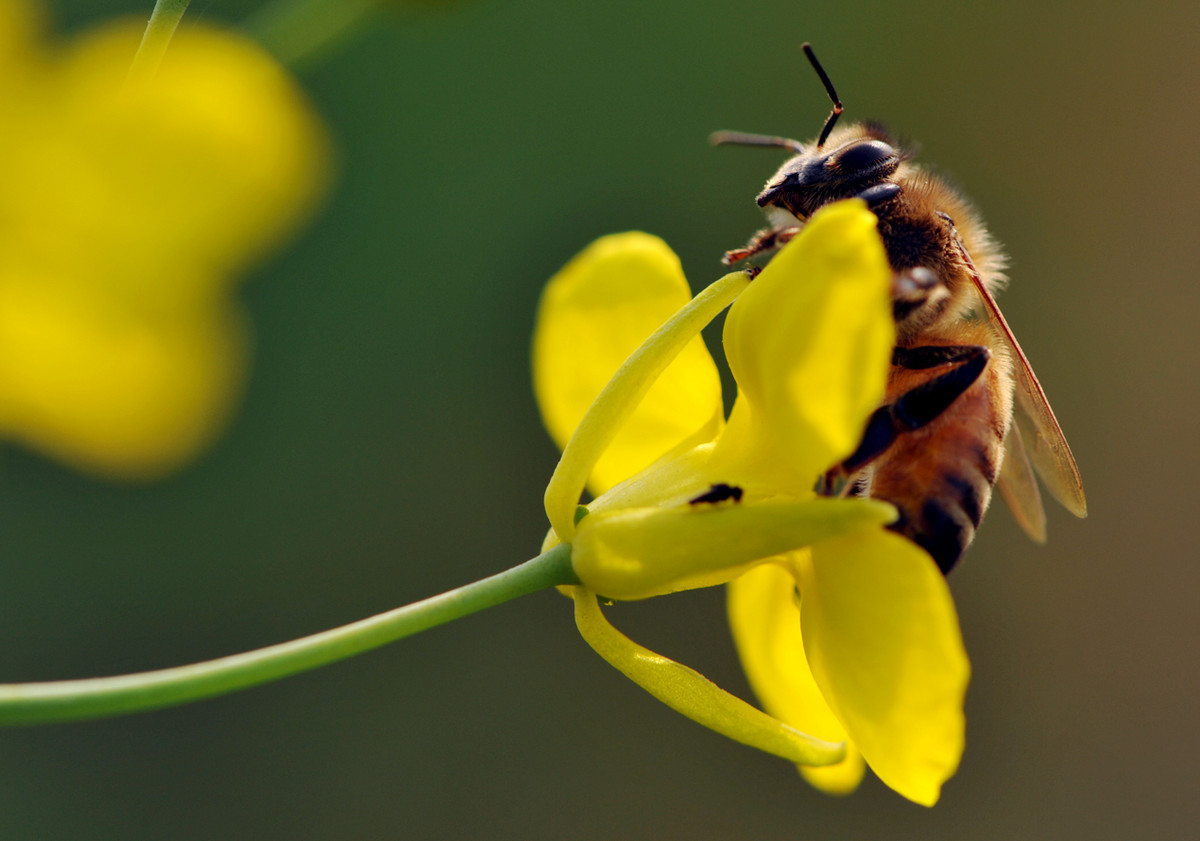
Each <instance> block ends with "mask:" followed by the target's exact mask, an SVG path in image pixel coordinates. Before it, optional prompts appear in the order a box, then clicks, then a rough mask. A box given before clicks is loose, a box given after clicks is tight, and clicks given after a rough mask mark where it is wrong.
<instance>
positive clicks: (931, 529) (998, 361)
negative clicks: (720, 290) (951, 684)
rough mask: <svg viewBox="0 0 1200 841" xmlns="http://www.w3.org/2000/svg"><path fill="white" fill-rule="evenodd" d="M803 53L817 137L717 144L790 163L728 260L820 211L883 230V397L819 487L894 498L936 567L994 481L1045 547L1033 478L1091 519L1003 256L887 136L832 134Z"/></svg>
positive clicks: (860, 127)
mask: <svg viewBox="0 0 1200 841" xmlns="http://www.w3.org/2000/svg"><path fill="white" fill-rule="evenodd" d="M803 49H804V53H805V55H806V56H807V57H808V59H809V61H810V62H811V63H812V66H813V68H814V69H815V70H816V71H817V75H818V76H819V77H820V79H821V82H822V83H823V84H824V86H825V90H826V92H827V93H828V94H829V98H830V99H831V100H832V101H833V111H832V112H831V113H830V115H829V117H828V118H827V119H826V121H825V124H824V126H823V127H822V129H821V133H820V135H819V136H818V137H817V140H816V142H815V143H809V144H806V143H801V142H799V141H796V140H790V139H788V138H783V137H773V136H768V135H758V134H744V133H741V132H717V133H716V134H714V135H713V136H712V138H711V140H712V142H713V143H714V144H716V145H721V144H740V145H749V146H767V147H779V148H783V149H787V150H789V151H791V152H793V153H794V155H793V156H792V157H791V158H789V159H788V160H787V161H786V162H785V163H784V164H783V166H781V167H780V168H779V170H778V171H777V172H776V173H775V174H774V175H773V176H772V177H771V178H770V180H768V181H767V184H766V186H765V187H764V188H763V190H762V192H761V193H759V194H758V200H757V201H758V205H759V207H762V208H763V209H764V210H765V211H766V215H767V220H768V222H769V224H770V226H769V227H767V228H765V229H763V230H761V231H759V232H758V233H757V234H755V235H754V237H753V238H752V239H751V240H750V242H749V243H748V244H747V245H746V246H745V247H744V248H740V249H736V250H733V251H729V252H726V254H725V258H724V262H726V263H727V264H729V265H733V264H735V263H739V262H741V261H743V260H747V259H749V258H751V257H755V256H757V255H760V254H769V253H771V252H773V251H774V250H775V249H777V248H779V247H780V246H782V245H783V244H785V243H786V242H787V241H788V240H790V239H791V238H792V237H794V236H795V235H796V233H797V232H798V231H799V230H800V229H801V228H802V227H803V226H804V223H805V221H806V220H807V219H808V218H809V217H810V216H811V215H812V214H813V213H814V212H816V211H817V210H818V209H819V208H821V207H822V206H824V205H826V204H829V203H830V202H834V201H838V200H840V199H846V198H852V197H857V198H860V199H863V200H864V201H866V203H867V205H868V207H870V209H871V210H872V212H874V214H875V216H876V217H877V218H878V220H879V233H880V235H881V236H882V238H883V243H884V247H885V249H886V251H887V256H888V261H889V262H890V264H891V267H892V270H893V272H894V275H893V279H892V297H893V301H892V310H893V315H894V318H895V322H896V347H895V349H894V351H893V353H892V367H891V370H890V373H889V376H888V384H887V392H886V397H885V402H884V404H883V405H882V406H880V407H879V408H878V409H877V410H876V411H875V412H874V414H873V415H872V416H871V418H870V420H869V421H868V422H867V426H866V431H865V433H864V434H863V438H862V442H861V443H860V444H859V446H858V449H857V450H856V451H855V452H854V453H853V454H852V455H851V456H850V457H849V458H847V459H846V460H845V461H843V462H842V463H841V464H840V465H838V466H836V467H835V468H833V469H832V470H830V471H829V473H828V474H826V476H825V477H824V478H823V479H822V481H821V482H820V483H819V490H820V491H821V492H822V493H825V494H828V495H837V494H842V495H844V494H855V495H861V496H870V497H873V498H875V499H881V500H886V501H887V502H890V503H892V504H893V505H895V506H896V508H897V510H898V511H899V514H900V516H899V520H898V521H897V522H896V523H895V524H893V525H892V526H891V528H892V529H893V530H894V531H896V532H899V533H900V534H903V535H905V536H907V537H908V538H910V539H911V540H913V541H914V542H916V543H917V544H919V545H920V546H922V547H924V549H925V550H926V551H928V552H929V554H930V555H932V556H933V559H934V560H935V561H936V562H937V564H938V566H939V567H940V568H941V569H942V571H943V572H949V571H950V569H951V568H952V567H953V566H954V565H955V564H956V563H957V562H958V560H959V559H960V558H961V557H962V554H963V552H964V551H965V550H966V548H967V547H968V546H969V545H970V544H971V541H972V540H973V539H974V537H975V532H976V530H977V529H978V527H979V524H980V522H981V520H982V519H983V515H984V512H985V511H986V510H987V507H988V504H989V503H990V501H991V496H992V487H993V486H995V487H996V488H998V489H999V491H1000V493H1001V495H1002V496H1003V497H1004V499H1005V501H1006V502H1007V503H1008V506H1009V508H1011V509H1012V511H1013V514H1014V516H1015V518H1016V520H1017V522H1018V523H1019V524H1020V525H1021V527H1022V528H1023V529H1024V530H1025V532H1026V533H1027V534H1028V535H1029V536H1030V537H1032V538H1033V539H1034V540H1035V541H1037V542H1039V543H1041V542H1044V541H1045V539H1046V514H1045V511H1044V510H1043V508H1042V500H1041V494H1040V493H1039V491H1038V485H1037V482H1036V480H1035V479H1034V473H1033V471H1034V469H1036V471H1037V473H1038V474H1039V475H1040V476H1041V477H1042V480H1043V481H1044V482H1045V484H1046V487H1047V489H1048V490H1049V491H1050V493H1051V494H1052V495H1053V496H1054V498H1055V499H1057V500H1058V501H1059V502H1061V503H1062V504H1063V505H1064V506H1065V507H1066V508H1067V510H1069V511H1070V512H1071V513H1072V514H1075V515H1076V516H1077V517H1084V516H1086V515H1087V502H1086V500H1085V499H1084V494H1083V482H1082V480H1081V479H1080V476H1079V468H1078V467H1077V466H1076V464H1075V458H1074V456H1072V454H1071V449H1070V447H1069V446H1068V445H1067V441H1066V439H1065V438H1064V437H1063V433H1062V429H1061V427H1059V425H1058V421H1057V419H1056V418H1055V417H1054V412H1053V411H1051V409H1050V404H1049V403H1048V402H1047V401H1046V394H1045V392H1044V391H1042V387H1041V384H1039V383H1038V380H1037V377H1036V376H1034V373H1033V369H1032V368H1030V366H1029V360H1028V359H1027V358H1026V357H1025V354H1024V353H1023V352H1022V350H1021V346H1020V345H1019V344H1018V343H1017V340H1016V338H1015V337H1014V336H1013V334H1012V330H1010V329H1009V326H1008V323H1007V322H1006V321H1005V320H1004V316H1003V315H1002V314H1001V312H1000V309H999V307H997V306H996V300H995V298H994V297H993V295H994V293H995V292H996V291H997V290H998V289H999V288H1000V287H1001V286H1002V285H1003V283H1004V280H1005V277H1004V275H1003V273H1002V272H1003V269H1004V266H1005V259H1004V256H1003V254H1002V253H1001V251H1000V248H999V246H998V245H997V244H996V242H995V241H994V240H993V239H992V237H991V236H990V235H989V234H988V232H987V230H986V229H985V228H984V226H983V223H982V222H981V221H980V219H979V217H978V215H977V214H976V212H975V211H974V209H973V208H972V207H971V206H970V204H969V203H968V202H967V201H966V200H965V199H964V198H963V197H962V196H961V195H959V193H958V192H957V191H955V190H954V189H953V188H951V187H949V186H948V185H947V184H946V183H945V182H943V181H942V180H940V179H939V178H937V177H936V176H934V175H932V174H930V173H929V172H928V171H926V170H924V169H923V168H921V167H920V166H918V165H917V164H914V163H913V162H912V157H913V152H912V151H910V150H908V149H906V148H904V147H903V146H902V145H901V144H900V143H899V142H898V141H897V140H896V139H895V138H894V137H893V136H892V135H891V134H890V133H889V132H888V131H887V130H886V129H885V128H884V127H883V126H881V125H878V124H876V123H870V122H864V123H855V124H853V125H850V126H844V127H842V128H835V126H836V124H837V120H838V117H839V116H840V115H841V113H842V103H841V101H840V100H839V99H838V95H837V93H836V91H835V90H834V88H833V84H832V83H831V82H830V80H829V77H828V75H826V73H825V70H824V69H823V68H822V67H821V64H820V63H819V62H818V61H817V58H816V56H815V55H814V53H813V51H812V47H811V46H810V45H808V44H805V45H804V47H803ZM1014 410H1015V411H1014ZM1031 463H1032V467H1031Z"/></svg>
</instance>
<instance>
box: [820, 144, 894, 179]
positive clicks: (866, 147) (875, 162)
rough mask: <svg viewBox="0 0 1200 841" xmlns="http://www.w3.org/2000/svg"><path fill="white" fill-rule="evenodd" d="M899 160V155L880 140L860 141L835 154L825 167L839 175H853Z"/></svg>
mask: <svg viewBox="0 0 1200 841" xmlns="http://www.w3.org/2000/svg"><path fill="white" fill-rule="evenodd" d="M899 158H900V155H899V153H898V152H896V150H895V149H893V148H892V147H891V146H889V145H888V144H886V143H884V142H883V141H882V140H862V141H860V142H858V143H855V144H854V145H852V146H848V147H846V148H845V149H841V150H839V151H838V152H836V153H835V154H834V155H833V156H832V157H831V158H830V159H829V161H828V163H827V164H826V166H828V167H829V168H830V169H831V170H833V171H834V172H836V173H838V174H839V175H855V174H858V173H863V172H870V171H871V170H875V169H878V168H880V167H882V166H885V165H886V164H888V163H890V162H895V161H898V160H899Z"/></svg>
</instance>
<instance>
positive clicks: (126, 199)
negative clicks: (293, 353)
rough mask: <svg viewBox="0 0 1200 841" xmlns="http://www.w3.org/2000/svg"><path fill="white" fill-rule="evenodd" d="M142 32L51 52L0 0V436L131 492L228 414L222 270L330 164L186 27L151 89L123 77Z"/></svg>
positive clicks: (276, 74)
mask: <svg viewBox="0 0 1200 841" xmlns="http://www.w3.org/2000/svg"><path fill="white" fill-rule="evenodd" d="M143 26H144V24H142V23H137V22H128V23H120V24H115V25H110V26H107V27H103V28H100V29H96V30H93V31H90V32H87V33H85V34H84V35H82V36H81V37H79V38H77V39H76V40H75V41H74V42H72V43H70V44H67V45H64V46H52V47H50V46H45V45H43V44H42V43H41V42H40V41H39V39H38V34H39V33H38V27H37V26H36V24H35V22H34V20H33V15H32V14H31V11H30V8H29V7H28V6H26V5H25V4H23V3H19V2H17V0H0V122H2V124H3V131H0V435H3V436H6V437H8V438H10V439H16V440H19V441H22V442H24V443H26V444H28V445H29V446H31V447H34V448H36V449H39V450H42V451H43V452H45V453H47V454H49V455H52V456H54V457H56V458H59V459H61V460H63V461H65V462H66V463H68V464H70V465H72V466H74V467H77V468H80V469H83V470H87V471H90V472H95V473H99V474H105V475H111V476H118V477H134V478H136V477H149V476H153V475H156V474H160V473H162V472H164V471H167V470H170V469H172V468H173V467H176V466H178V465H179V464H181V463H182V462H184V461H185V460H187V459H189V458H190V457H192V456H193V455H194V454H195V453H196V452H197V451H198V450H200V449H201V448H202V447H203V446H204V445H206V444H207V443H208V442H209V441H211V439H212V438H213V436H214V435H215V434H216V433H217V432H218V431H219V430H220V429H221V427H222V425H223V424H224V422H225V420H226V419H227V418H228V416H229V413H230V411H231V408H232V406H233V405H234V403H235V401H236V398H237V397H238V395H239V393H240V390H241V385H242V380H243V376H244V374H243V370H244V366H245V357H246V352H247V338H248V337H247V330H246V325H245V323H244V318H243V316H242V313H241V311H240V309H239V307H238V306H237V303H236V301H235V300H234V298H233V285H234V282H235V280H236V275H237V274H238V273H240V272H242V271H244V270H245V269H246V268H247V266H248V265H249V264H250V263H251V262H252V261H254V260H255V259H257V258H259V257H260V256H262V255H263V253H264V252H266V251H267V250H268V249H269V248H271V247H272V246H274V245H275V244H277V243H278V242H279V241H280V240H281V239H282V238H283V236H284V235H286V234H287V233H288V232H289V231H291V230H292V229H294V228H295V227H296V226H297V224H298V223H299V222H300V221H301V220H302V219H304V218H305V217H306V216H307V215H308V214H309V212H310V211H311V209H312V207H313V205H314V203H315V201H316V199H317V198H318V197H319V195H320V194H321V192H322V190H323V188H324V186H325V182H326V168H327V140H326V137H325V134H324V131H323V129H322V127H321V125H320V123H319V122H318V121H317V119H316V118H315V116H314V115H313V113H312V112H311V110H310V108H309V106H308V105H307V103H306V102H305V100H304V98H303V96H302V95H301V93H300V92H299V91H298V90H297V88H296V87H295V86H294V84H293V83H292V82H291V80H290V79H289V78H288V76H287V75H286V74H285V72H284V71H283V70H282V69H281V68H280V67H279V66H278V65H277V64H276V63H275V62H274V60H273V59H272V58H271V57H270V56H268V55H267V54H265V53H264V52H262V51H261V50H260V49H259V48H257V47H255V46H254V45H253V44H251V43H250V42H248V41H245V40H242V39H241V38H239V37H237V36H235V35H232V34H230V33H225V32H218V31H216V30H212V29H205V28H200V27H186V28H184V29H182V30H181V31H179V32H178V33H177V35H176V36H175V39H174V40H173V42H172V43H171V45H170V48H169V49H168V51H167V53H166V56H165V58H164V60H163V62H162V65H161V67H160V69H159V70H158V72H157V74H156V75H154V76H153V77H151V78H143V77H138V78H136V79H127V76H128V73H129V68H130V63H131V61H132V58H133V56H134V53H135V52H136V49H137V46H138V43H139V40H140V38H141V35H142V29H143Z"/></svg>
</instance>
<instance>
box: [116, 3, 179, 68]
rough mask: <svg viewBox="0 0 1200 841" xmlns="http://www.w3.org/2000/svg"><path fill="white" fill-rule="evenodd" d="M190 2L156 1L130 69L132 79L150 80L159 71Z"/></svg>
mask: <svg viewBox="0 0 1200 841" xmlns="http://www.w3.org/2000/svg"><path fill="white" fill-rule="evenodd" d="M188 2H189V0H156V2H155V3H154V11H153V12H151V14H150V22H149V23H147V24H146V31H145V32H144V33H143V34H142V43H141V44H140V45H139V46H138V51H137V54H136V55H135V56H134V57H133V65H132V66H131V67H130V68H129V78H130V79H144V78H149V77H151V76H153V75H154V74H155V72H157V71H158V65H159V64H160V63H161V62H162V57H163V54H164V53H165V52H166V51H167V45H168V44H170V43H171V37H172V36H173V35H174V34H175V29H176V27H178V26H179V20H180V18H182V17H183V13H184V12H186V11H187V7H188Z"/></svg>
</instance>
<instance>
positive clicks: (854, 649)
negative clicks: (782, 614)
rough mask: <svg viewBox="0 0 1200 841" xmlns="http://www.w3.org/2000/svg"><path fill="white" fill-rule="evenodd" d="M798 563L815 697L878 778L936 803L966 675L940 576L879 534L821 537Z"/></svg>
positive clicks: (954, 757) (952, 751)
mask: <svg viewBox="0 0 1200 841" xmlns="http://www.w3.org/2000/svg"><path fill="white" fill-rule="evenodd" d="M798 568H799V570H800V582H801V583H800V591H801V593H802V594H803V595H802V601H801V611H800V622H801V627H802V628H803V637H804V649H805V651H806V653H807V654H808V662H809V665H810V666H811V668H812V673H813V676H814V677H815V678H816V682H817V685H818V686H819V687H820V688H821V692H822V695H823V696H824V697H825V699H826V701H827V702H828V703H829V706H830V708H831V709H832V710H833V711H834V712H835V713H836V715H837V717H838V720H839V721H841V723H842V725H843V726H844V727H845V728H846V731H847V732H848V733H849V734H850V736H851V738H852V739H853V740H854V743H855V744H856V745H857V746H858V748H859V749H860V750H861V751H862V753H863V756H864V757H865V758H866V761H867V764H869V765H870V766H871V769H872V770H873V771H875V773H876V774H877V775H878V776H879V778H880V779H881V780H883V782H884V783H886V784H887V785H889V786H891V787H892V788H893V789H895V790H896V791H898V792H899V793H900V794H902V795H904V796H905V797H907V798H909V799H910V800H913V801H915V802H917V803H921V804H923V805H926V806H931V805H933V804H934V803H935V802H936V801H937V799H938V795H939V793H940V791H941V786H942V783H944V782H945V781H946V780H947V779H948V778H949V777H950V776H951V775H952V774H953V773H954V771H955V770H956V769H957V768H958V763H959V759H960V758H961V756H962V751H963V742H964V730H965V720H964V716H963V697H964V695H965V693H966V688H967V680H968V678H969V675H970V666H969V664H968V662H967V656H966V652H965V651H964V649H963V644H962V636H961V634H960V632H959V627H958V618H957V616H956V614H955V611H954V603H953V601H952V600H951V597H950V591H949V588H948V587H947V586H946V581H945V578H944V577H943V576H942V574H941V573H940V572H939V571H938V568H937V566H936V565H935V564H934V563H933V561H932V559H931V558H930V557H929V556H928V555H927V554H926V553H925V552H923V551H922V550H921V549H919V548H918V547H917V546H915V545H914V544H912V543H910V542H909V541H907V540H905V539H904V538H902V537H900V536H898V535H895V534H893V533H891V532H887V531H882V530H876V531H864V532H860V533H858V534H855V535H851V536H848V537H843V538H839V539H836V540H831V541H827V542H824V543H822V544H820V545H818V546H816V547H814V549H813V551H812V560H811V563H801V564H799V565H798Z"/></svg>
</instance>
